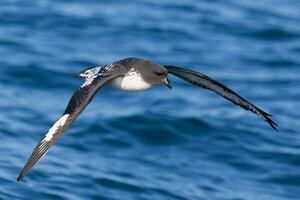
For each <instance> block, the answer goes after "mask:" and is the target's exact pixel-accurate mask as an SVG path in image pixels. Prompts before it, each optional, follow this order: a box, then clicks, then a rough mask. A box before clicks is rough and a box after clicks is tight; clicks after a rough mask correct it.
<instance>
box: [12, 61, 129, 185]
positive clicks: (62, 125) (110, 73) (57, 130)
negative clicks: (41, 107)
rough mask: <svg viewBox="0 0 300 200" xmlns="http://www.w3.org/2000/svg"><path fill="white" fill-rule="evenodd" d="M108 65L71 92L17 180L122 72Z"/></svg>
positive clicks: (115, 66) (24, 174) (117, 66)
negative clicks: (102, 89) (99, 90)
mask: <svg viewBox="0 0 300 200" xmlns="http://www.w3.org/2000/svg"><path fill="white" fill-rule="evenodd" d="M108 67H109V68H106V66H104V67H103V68H101V69H100V70H98V71H97V74H95V76H92V77H90V79H88V80H86V81H85V83H84V84H83V85H82V86H81V87H80V89H79V90H77V91H76V92H75V93H74V94H73V96H72V97H71V99H70V101H69V104H68V106H67V108H66V110H65V112H64V114H63V116H62V117H61V118H59V119H58V120H57V121H56V122H55V124H54V125H53V126H52V127H51V128H50V129H49V130H48V132H47V133H46V134H45V136H44V137H43V138H42V139H41V140H40V142H39V144H38V145H37V146H36V148H35V149H34V150H33V152H32V154H31V156H30V157H29V159H28V161H27V163H26V164H25V166H24V167H23V169H22V170H21V172H20V174H19V176H18V178H17V180H18V181H19V180H21V179H22V178H23V177H24V176H26V175H27V174H28V172H29V171H30V170H31V169H32V168H33V167H34V165H36V164H37V163H38V162H39V160H41V159H42V158H43V156H44V155H45V154H46V153H47V152H48V150H49V148H50V147H51V146H52V145H53V144H54V143H55V142H56V141H57V140H58V139H59V138H60V136H61V135H62V134H63V133H64V131H65V130H67V129H68V128H69V127H70V126H71V125H72V123H73V122H74V120H75V119H76V118H77V117H78V115H79V114H80V113H81V112H82V111H83V110H84V108H85V107H86V106H87V105H88V104H89V102H90V101H91V100H92V98H93V97H94V95H95V94H96V92H97V90H98V89H99V88H100V87H101V86H102V85H104V84H105V83H106V82H107V81H109V80H111V79H113V78H116V77H117V76H120V75H122V74H123V73H124V71H122V70H123V68H122V66H120V65H116V64H115V65H108ZM98 72H99V73H98Z"/></svg>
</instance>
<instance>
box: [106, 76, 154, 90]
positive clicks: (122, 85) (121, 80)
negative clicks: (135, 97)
mask: <svg viewBox="0 0 300 200" xmlns="http://www.w3.org/2000/svg"><path fill="white" fill-rule="evenodd" d="M110 85H111V86H112V87H114V88H116V89H120V90H125V91H141V90H146V89H148V88H150V87H151V86H152V85H151V84H150V83H148V82H146V81H145V80H144V79H143V78H142V77H141V75H140V74H139V73H136V72H130V73H127V74H126V75H125V76H122V77H118V78H115V79H113V80H112V81H111V83H110Z"/></svg>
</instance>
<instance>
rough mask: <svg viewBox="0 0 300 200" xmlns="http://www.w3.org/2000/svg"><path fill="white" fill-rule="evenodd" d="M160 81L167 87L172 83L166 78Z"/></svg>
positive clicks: (170, 86)
mask: <svg viewBox="0 0 300 200" xmlns="http://www.w3.org/2000/svg"><path fill="white" fill-rule="evenodd" d="M162 81H163V83H164V84H165V85H166V86H167V87H168V88H169V89H172V84H171V82H170V80H169V79H168V78H164V79H163V80H162Z"/></svg>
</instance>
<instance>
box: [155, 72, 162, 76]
mask: <svg viewBox="0 0 300 200" xmlns="http://www.w3.org/2000/svg"><path fill="white" fill-rule="evenodd" d="M155 74H156V75H157V76H162V75H163V73H161V72H155Z"/></svg>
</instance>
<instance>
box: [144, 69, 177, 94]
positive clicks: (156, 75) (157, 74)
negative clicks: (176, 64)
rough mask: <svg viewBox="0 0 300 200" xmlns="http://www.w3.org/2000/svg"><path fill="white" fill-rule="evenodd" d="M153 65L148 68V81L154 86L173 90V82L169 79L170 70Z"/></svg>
mask: <svg viewBox="0 0 300 200" xmlns="http://www.w3.org/2000/svg"><path fill="white" fill-rule="evenodd" d="M148 65H149V64H148ZM151 65H152V66H151V67H147V71H148V72H147V73H146V74H147V76H146V77H147V80H146V81H148V82H150V83H151V84H153V85H166V86H167V87H168V88H169V89H172V85H171V82H170V80H169V79H168V70H167V69H166V68H165V67H163V66H162V65H158V64H153V63H151Z"/></svg>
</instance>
